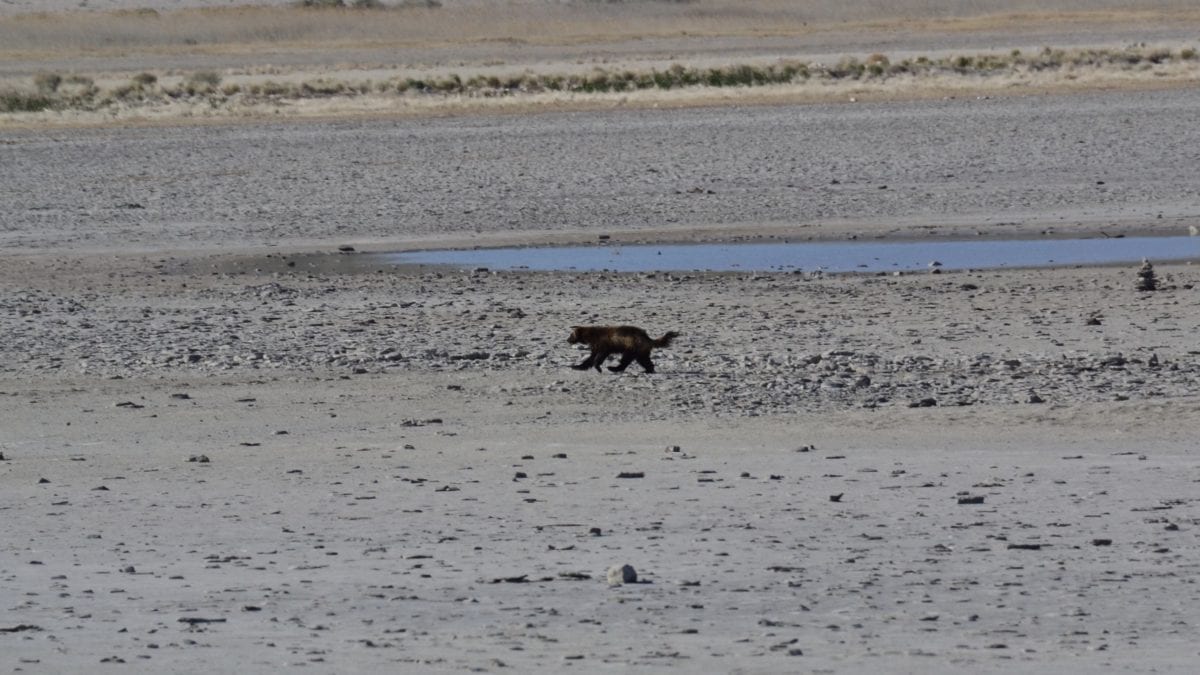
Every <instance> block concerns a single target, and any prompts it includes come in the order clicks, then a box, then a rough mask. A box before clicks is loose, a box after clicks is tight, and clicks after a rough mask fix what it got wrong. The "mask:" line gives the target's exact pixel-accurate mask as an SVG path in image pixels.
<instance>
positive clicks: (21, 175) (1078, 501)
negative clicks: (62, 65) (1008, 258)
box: [0, 91, 1200, 673]
mask: <svg viewBox="0 0 1200 675" xmlns="http://www.w3.org/2000/svg"><path fill="white" fill-rule="evenodd" d="M1197 103H1200V93H1197V92H1194V91H1193V92H1170V93H1167V92H1146V93H1140V94H1136V95H1135V94H1112V95H1088V96H1079V97H1072V98H1059V97H1044V98H1042V97H1020V98H1007V99H1003V100H949V101H940V102H926V103H906V104H891V105H840V106H812V107H778V108H744V109H740V108H728V109H721V110H694V111H674V112H671V113H669V114H668V113H660V112H656V111H645V112H612V113H589V114H567V115H550V116H537V117H497V118H487V119H481V118H459V119H446V120H440V119H432V120H423V121H409V120H405V121H375V122H339V123H311V124H298V125H291V126H273V125H270V124H239V125H233V126H215V125H214V126H197V127H191V128H143V129H132V128H131V129H105V130H83V131H61V130H59V131H46V132H5V133H4V134H2V135H0V153H2V154H3V159H4V161H3V172H4V180H3V182H2V183H0V185H2V188H0V189H2V190H3V193H2V195H3V196H2V197H0V203H2V205H3V207H4V208H3V209H0V240H2V246H3V254H2V255H0V335H3V336H4V340H3V341H0V453H3V456H4V459H3V460H0V486H2V494H3V499H0V521H2V522H3V523H4V532H5V536H4V538H3V540H2V543H0V600H2V605H0V607H3V612H2V613H0V631H2V632H0V667H2V668H4V669H6V670H9V671H23V672H84V671H93V670H95V669H96V668H97V667H101V668H103V667H106V666H110V665H112V666H114V667H115V666H119V665H122V664H123V667H125V668H130V667H133V668H136V669H137V670H139V671H144V672H181V673H182V672H198V671H202V670H203V671H216V672H228V671H234V670H236V671H240V672H275V671H277V670H280V669H283V668H285V667H289V666H307V670H309V671H314V672H355V671H378V670H395V671H403V672H441V671H455V672H462V671H466V670H473V671H475V670H482V671H489V672H503V671H511V672H531V671H540V672H562V671H566V670H582V671H585V672H594V671H605V670H607V671H614V672H616V671H619V672H660V671H674V672H781V673H782V672H866V671H871V672H880V671H887V672H914V673H915V672H921V673H931V672H932V673H950V672H955V673H958V672H963V671H964V670H966V671H969V672H1001V671H1003V672H1014V671H1017V672H1056V673H1058V672H1098V671H1108V670H1114V671H1120V672H1181V673H1182V672H1190V671H1191V670H1192V669H1193V668H1194V664H1195V662H1196V659H1197V657H1198V656H1200V649H1198V648H1197V646H1196V644H1195V630H1194V624H1195V623H1196V622H1197V620H1198V617H1197V611H1196V609H1195V607H1196V605H1197V601H1198V600H1200V598H1198V597H1197V592H1196V582H1197V579H1198V578H1200V574H1198V568H1197V565H1196V563H1195V560H1196V557H1197V553H1198V549H1200V543H1198V540H1197V538H1196V535H1195V533H1196V532H1197V530H1196V527H1197V523H1200V512H1198V511H1197V502H1196V500H1195V496H1194V494H1195V485H1196V481H1197V480H1200V473H1198V471H1197V466H1196V441H1195V439H1196V438H1197V437H1198V435H1197V432H1198V431H1200V429H1197V422H1196V420H1197V419H1198V417H1197V412H1198V409H1200V400H1198V398H1197V394H1196V382H1197V376H1198V375H1200V353H1198V351H1197V347H1196V341H1195V335H1196V332H1197V330H1198V329H1200V295H1198V291H1197V290H1196V288H1195V285H1196V283H1197V282H1198V281H1200V272H1198V271H1197V270H1196V268H1195V267H1193V266H1187V265H1179V266H1167V265H1162V266H1159V267H1158V271H1159V274H1160V278H1161V280H1162V286H1163V288H1162V290H1160V291H1157V292H1154V293H1139V292H1137V291H1135V290H1134V288H1133V286H1134V269H1133V268H1132V267H1131V268H1129V269H1124V268H1106V269H1071V270H1040V271H1036V272H1026V271H1003V272H972V273H947V274H940V275H934V274H920V275H908V276H901V277H890V276H889V277H875V276H870V277H841V278H834V277H830V278H812V277H807V276H798V275H760V274H740V275H739V274H732V275H699V274H691V275H662V274H659V275H653V276H649V275H612V274H591V275H576V274H521V273H505V274H493V273H486V272H480V273H473V272H470V271H456V272H441V273H438V272H433V271H428V270H384V271H382V272H379V271H374V270H371V269H363V268H361V267H360V268H356V269H355V270H354V271H353V272H348V271H345V270H343V269H342V265H340V264H339V262H340V261H343V260H346V259H348V257H352V256H347V255H339V254H337V253H335V250H336V248H337V246H338V245H343V244H354V245H356V246H357V247H359V248H360V249H376V250H388V249H393V248H402V247H405V246H413V245H423V246H434V245H438V244H442V245H448V244H463V243H468V244H469V243H472V242H480V243H482V242H487V243H493V242H502V241H524V242H537V241H552V240H578V241H589V240H594V239H595V238H596V236H597V235H598V234H607V233H611V234H613V235H614V237H615V238H617V239H618V240H622V239H628V240H636V239H646V240H654V239H656V240H666V239H697V238H751V237H760V236H771V235H774V236H788V237H792V238H803V237H807V236H812V237H816V238H829V237H839V238H840V237H846V236H851V235H856V236H860V237H874V236H909V237H924V236H929V235H930V234H954V233H957V234H974V233H976V232H980V233H983V234H986V235H992V236H1000V235H1014V234H1026V235H1033V236H1039V235H1040V233H1041V232H1042V231H1043V230H1046V229H1052V230H1053V231H1054V232H1060V233H1061V232H1087V233H1091V234H1093V235H1095V234H1096V233H1097V232H1099V231H1107V232H1111V233H1113V234H1117V233H1134V232H1147V231H1150V232H1157V231H1162V232H1167V231H1173V232H1178V231H1181V230H1185V229H1186V227H1187V225H1188V224H1192V223H1194V222H1195V221H1194V218H1195V216H1196V209H1197V204H1198V201H1197V200H1198V199H1200V195H1198V194H1197V192H1196V187H1195V185H1196V182H1195V180H1194V173H1195V160H1196V157H1195V153H1194V148H1195V147H1196V144H1195V143H1189V142H1187V139H1189V138H1191V137H1192V136H1194V133H1195V131H1194V128H1195V125H1194V119H1195V114H1194V112H1195V110H1196V109H1197ZM835 180H836V181H837V183H834V181H835ZM884 186H886V188H885V187H884ZM696 187H699V188H703V189H704V191H705V192H704V193H702V194H698V193H694V192H691V190H692V189H693V188H696ZM707 190H711V191H712V194H709V193H708V192H707ZM1160 215H1161V216H1162V217H1161V218H1159V216H1160ZM314 252H315V253H316V254H317V255H313V253H314ZM302 254H303V255H302ZM288 262H295V263H296V264H295V265H294V266H289V265H288ZM608 322H614V323H615V322H629V323H637V324H640V325H643V326H644V327H645V328H647V329H648V330H649V331H650V332H651V333H654V334H659V333H661V332H664V331H666V330H672V329H673V330H680V331H682V332H683V337H681V338H680V340H679V342H678V344H677V345H676V346H674V347H672V348H671V349H669V350H663V351H662V352H661V353H658V354H656V356H655V359H656V362H657V364H658V369H659V371H660V372H659V373H658V374H657V375H653V376H646V375H643V374H641V373H640V371H638V370H637V366H633V367H631V369H630V370H629V371H628V372H626V373H624V374H622V375H614V374H610V373H607V372H605V373H603V374H597V373H594V372H587V373H580V372H576V371H573V370H570V369H569V368H567V365H568V364H570V363H573V362H577V361H578V360H579V359H580V358H581V356H582V355H581V353H580V352H577V351H576V350H575V349H574V348H572V347H571V346H569V345H567V344H566V342H565V338H566V335H567V331H568V327H569V326H570V325H572V324H579V323H608ZM864 378H865V379H864ZM930 400H931V401H932V403H929V402H928V401H930ZM189 460H194V461H189ZM204 460H207V461H204ZM622 474H625V475H627V476H631V477H625V478H620V477H618V476H620V475H622ZM638 474H641V476H640V477H632V476H637V475H638ZM43 479H44V481H43ZM834 497H836V498H837V500H836V501H835V500H834V499H833V498H834ZM980 498H982V500H980ZM960 502H962V503H960ZM971 502H979V503H971ZM593 528H596V530H595V531H594V530H593ZM622 564H629V565H631V566H632V567H634V568H635V569H636V570H637V576H638V583H629V584H624V585H620V586H610V585H609V584H608V582H607V579H606V576H605V575H606V572H607V570H608V569H609V568H610V567H612V566H613V565H622Z"/></svg>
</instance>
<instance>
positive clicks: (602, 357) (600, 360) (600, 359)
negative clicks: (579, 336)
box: [592, 351, 612, 373]
mask: <svg viewBox="0 0 1200 675" xmlns="http://www.w3.org/2000/svg"><path fill="white" fill-rule="evenodd" d="M611 355H612V352H608V351H602V352H596V353H595V354H592V358H594V359H595V361H593V362H592V365H594V366H596V372H597V373H598V372H600V366H603V365H604V362H605V361H607V360H608V357H609V356H611Z"/></svg>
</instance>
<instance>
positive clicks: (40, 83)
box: [33, 73, 63, 94]
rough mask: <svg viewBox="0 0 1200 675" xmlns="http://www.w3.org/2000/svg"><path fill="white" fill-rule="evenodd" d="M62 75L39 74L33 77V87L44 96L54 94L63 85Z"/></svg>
mask: <svg viewBox="0 0 1200 675" xmlns="http://www.w3.org/2000/svg"><path fill="white" fill-rule="evenodd" d="M62 81H63V78H62V75H59V74H58V73H38V74H37V75H34V76H33V86H35V87H37V90H38V91H39V92H41V93H43V94H53V93H54V92H56V91H58V87H59V85H61V84H62Z"/></svg>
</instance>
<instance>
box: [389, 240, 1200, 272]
mask: <svg viewBox="0 0 1200 675" xmlns="http://www.w3.org/2000/svg"><path fill="white" fill-rule="evenodd" d="M384 256H385V258H386V260H387V261H388V262H391V263H393V264H397V265H451V266H456V267H486V268H489V269H502V270H514V269H528V270H541V271H552V270H563V271H569V270H576V271H581V272H583V271H599V270H610V271H614V272H651V271H664V272H665V271H721V272H723V271H739V270H741V271H762V272H765V271H805V272H814V271H817V270H821V271H825V272H888V271H912V270H921V269H928V268H929V267H931V266H933V267H942V268H943V269H949V270H953V269H987V268H997V267H1046V266H1072V265H1104V264H1113V263H1125V262H1128V263H1134V262H1139V261H1141V260H1142V259H1143V258H1147V259H1149V260H1151V261H1168V260H1170V261H1184V260H1200V237H1112V238H1100V239H1022V240H1002V241H997V240H977V241H976V240H972V241H931V242H908V241H906V242H859V241H850V242H820V243H811V242H810V243H767V244H761V243H754V244H740V243H739V244H664V245H653V244H637V245H631V246H622V245H617V244H607V245H596V246H553V247H525V248H489V249H472V250H455V251H414V252H408V253H389V254H384Z"/></svg>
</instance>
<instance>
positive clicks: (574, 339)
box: [567, 326, 583, 345]
mask: <svg viewBox="0 0 1200 675" xmlns="http://www.w3.org/2000/svg"><path fill="white" fill-rule="evenodd" d="M582 331H583V326H571V337H569V338H567V344H572V345H573V344H577V343H579V342H580V341H581V340H582V339H583V338H582V337H581V336H580V333H581V332H582Z"/></svg>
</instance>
